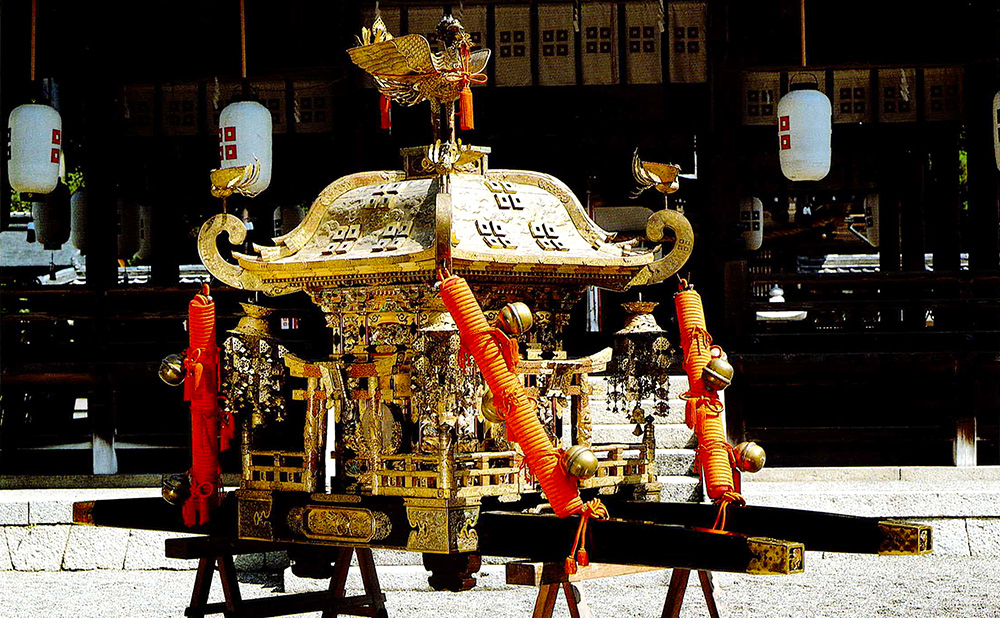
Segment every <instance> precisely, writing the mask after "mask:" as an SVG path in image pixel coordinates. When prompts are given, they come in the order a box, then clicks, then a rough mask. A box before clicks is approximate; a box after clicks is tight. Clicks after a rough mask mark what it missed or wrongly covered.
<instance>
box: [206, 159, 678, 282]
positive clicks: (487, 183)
mask: <svg viewBox="0 0 1000 618" xmlns="http://www.w3.org/2000/svg"><path fill="white" fill-rule="evenodd" d="M488 152H489V150H488V149H486V148H477V147H473V146H463V145H460V144H455V143H451V144H450V145H449V144H445V145H444V146H442V145H441V144H440V143H438V144H435V145H432V146H428V147H425V148H410V149H404V150H403V151H402V154H403V158H404V163H405V166H404V167H405V168H406V169H405V170H402V171H375V172H361V173H357V174H351V175H349V176H344V177H342V178H339V179H337V180H336V181H334V182H333V183H331V184H330V185H329V186H327V187H326V188H325V189H324V190H323V191H322V192H321V193H320V195H319V197H317V198H316V200H315V201H314V202H313V205H312V207H311V208H310V210H309V213H308V214H307V216H306V217H305V219H304V220H303V221H302V223H301V224H300V225H299V226H298V227H297V228H295V229H294V230H292V231H291V232H290V233H288V234H285V235H284V236H280V237H278V238H275V239H274V243H275V244H274V246H260V245H254V247H253V248H254V251H255V252H256V253H257V254H256V255H246V254H241V253H237V252H234V253H233V257H234V258H235V259H236V261H237V263H236V264H232V263H230V262H227V261H225V260H224V259H223V258H222V257H221V255H220V254H219V253H218V250H217V248H216V237H217V236H218V235H219V234H220V233H221V232H222V231H227V232H229V235H230V242H232V243H241V242H242V241H243V239H244V238H245V228H244V226H243V223H242V222H241V221H240V220H239V219H237V218H236V217H234V216H232V215H226V214H222V215H216V216H214V217H212V218H211V219H209V220H208V221H207V222H206V223H205V224H204V225H203V226H202V229H201V232H200V234H199V252H200V254H201V257H202V260H203V261H204V263H205V265H206V267H207V268H208V270H209V271H210V272H211V273H212V274H213V275H215V276H216V277H218V278H219V279H220V280H222V281H223V282H225V283H228V284H229V285H232V286H234V287H237V288H242V289H247V290H258V291H263V292H265V293H267V294H270V295H280V294H287V293H290V292H294V291H297V290H304V289H307V288H310V289H313V288H324V287H342V286H351V285H365V284H388V283H404V282H416V281H431V280H433V279H434V277H435V276H436V275H435V273H436V270H437V268H438V267H439V266H441V265H446V266H447V267H448V268H449V269H450V271H451V272H453V273H456V274H461V275H463V276H466V277H468V278H472V279H474V280H480V281H490V280H497V281H501V280H502V281H505V282H519V281H523V282H525V283H527V282H531V281H537V280H540V279H545V280H549V281H551V280H553V279H562V280H566V282H567V283H570V282H571V281H572V282H573V283H576V284H583V285H591V284H592V285H598V286H600V287H606V288H611V289H623V288H626V287H629V286H631V285H642V284H646V283H654V282H656V281H661V280H663V279H665V278H666V277H667V276H670V275H672V274H673V273H674V272H676V271H677V270H678V269H679V268H680V267H681V265H683V263H684V262H685V261H686V259H687V256H688V255H689V254H690V251H691V240H692V234H691V228H690V225H689V224H687V221H686V220H684V218H683V216H682V215H680V214H678V213H674V214H676V217H674V218H672V219H671V223H670V224H669V225H670V227H671V228H679V229H675V230H674V231H675V236H676V238H677V242H676V244H675V246H674V249H673V250H672V251H671V252H670V253H669V254H668V255H667V256H665V257H664V258H662V259H660V260H657V259H656V258H657V253H656V251H655V249H654V250H642V251H637V250H635V249H634V247H633V245H630V244H629V243H614V242H612V241H613V236H614V235H613V234H610V233H608V232H606V231H605V230H603V229H601V228H600V227H598V226H597V224H596V223H594V222H593V221H592V220H591V219H590V218H589V217H588V216H587V214H586V211H585V210H584V208H583V206H582V204H581V203H580V201H579V200H578V199H577V198H576V196H574V195H573V192H572V191H570V189H569V188H568V187H567V186H566V185H565V184H564V183H562V182H561V181H560V180H558V179H557V178H555V177H553V176H550V175H548V174H543V173H540V172H531V171H522V170H499V169H498V170H490V169H488V166H487V153H488ZM668 212H673V211H668ZM668 271H669V272H668Z"/></svg>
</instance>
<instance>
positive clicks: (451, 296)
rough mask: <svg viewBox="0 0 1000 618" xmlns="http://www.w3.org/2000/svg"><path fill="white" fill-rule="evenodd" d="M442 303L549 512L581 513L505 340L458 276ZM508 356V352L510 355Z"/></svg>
mask: <svg viewBox="0 0 1000 618" xmlns="http://www.w3.org/2000/svg"><path fill="white" fill-rule="evenodd" d="M441 298H442V299H443V300H444V304H445V306H446V307H447V308H448V311H449V312H450V313H451V316H452V318H454V320H455V324H456V325H457V326H458V332H459V335H460V336H461V338H462V346H463V347H464V349H465V351H466V352H467V353H468V354H469V355H470V356H472V358H473V359H474V360H475V361H476V365H478V366H479V370H480V371H481V372H482V374H483V378H484V379H485V380H486V384H487V386H489V389H490V392H492V393H493V401H494V405H496V408H497V411H498V412H499V413H500V414H501V416H503V417H504V419H505V421H506V423H507V429H508V432H509V433H510V435H511V436H512V437H513V438H514V439H515V440H516V441H517V442H518V444H520V445H521V450H523V451H524V457H525V459H526V460H527V462H528V469H529V470H531V473H532V474H533V475H534V476H535V478H537V479H538V482H539V483H541V485H542V490H543V491H544V492H545V495H546V496H547V497H548V499H549V503H550V504H551V505H552V508H553V510H554V511H555V513H556V515H558V516H559V517H566V516H569V515H573V514H575V513H579V512H581V511H582V510H583V507H584V505H583V501H582V500H581V499H580V493H579V492H578V491H577V488H576V479H574V478H573V477H571V476H570V475H569V474H567V473H566V471H565V470H563V469H562V467H561V466H560V465H559V451H558V450H557V449H556V448H555V447H554V446H552V443H551V442H549V438H548V436H546V435H545V430H544V429H542V424H541V423H540V422H539V420H538V415H537V414H536V413H535V406H534V405H533V404H532V402H531V401H530V400H529V399H528V396H527V395H525V393H524V389H523V388H522V386H521V383H520V381H519V380H518V378H517V374H516V373H515V372H514V367H513V366H512V365H513V363H514V362H516V358H517V357H516V355H515V356H514V358H513V359H510V360H508V359H507V358H505V357H504V356H505V355H504V348H507V349H508V350H509V344H508V343H507V342H508V339H507V336H506V335H504V334H503V332H502V331H500V330H499V329H497V328H494V327H492V326H490V325H489V323H488V322H487V321H486V316H485V315H483V310H482V309H481V308H480V307H479V303H478V302H477V301H476V297H475V296H474V295H473V294H472V290H471V289H469V284H468V283H466V282H465V279H462V278H461V277H455V276H449V277H447V278H446V279H445V280H444V281H443V282H442V283H441ZM508 354H509V353H508Z"/></svg>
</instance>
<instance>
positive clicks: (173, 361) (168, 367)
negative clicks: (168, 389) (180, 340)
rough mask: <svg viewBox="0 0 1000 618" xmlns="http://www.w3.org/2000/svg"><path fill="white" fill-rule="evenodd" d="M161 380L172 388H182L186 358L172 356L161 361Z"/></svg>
mask: <svg viewBox="0 0 1000 618" xmlns="http://www.w3.org/2000/svg"><path fill="white" fill-rule="evenodd" d="M158 373H159V375H160V379H161V380H163V382H164V383H166V384H169V385H170V386H180V385H181V383H183V382H184V374H185V373H186V370H185V369H184V357H183V356H182V355H180V354H171V355H170V356H167V357H166V358H164V359H163V360H162V361H160V370H159V372H158Z"/></svg>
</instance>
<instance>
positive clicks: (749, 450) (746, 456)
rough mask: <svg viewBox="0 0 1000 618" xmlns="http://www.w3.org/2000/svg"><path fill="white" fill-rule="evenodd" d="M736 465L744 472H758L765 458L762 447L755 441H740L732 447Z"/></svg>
mask: <svg viewBox="0 0 1000 618" xmlns="http://www.w3.org/2000/svg"><path fill="white" fill-rule="evenodd" d="M733 452H734V454H735V455H736V467H737V468H739V469H740V470H743V471H744V472H760V470H761V468H763V467H764V462H765V461H766V460H767V454H766V453H764V449H763V448H761V447H760V445H759V444H757V443H756V442H740V443H739V444H737V445H736V446H735V447H734V448H733Z"/></svg>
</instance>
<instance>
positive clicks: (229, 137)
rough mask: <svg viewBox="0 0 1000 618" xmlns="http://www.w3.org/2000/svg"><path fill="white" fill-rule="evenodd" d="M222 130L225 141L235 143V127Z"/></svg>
mask: <svg viewBox="0 0 1000 618" xmlns="http://www.w3.org/2000/svg"><path fill="white" fill-rule="evenodd" d="M224 130H225V135H226V137H225V140H226V141H227V142H235V141H236V127H226V128H225V129H224Z"/></svg>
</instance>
